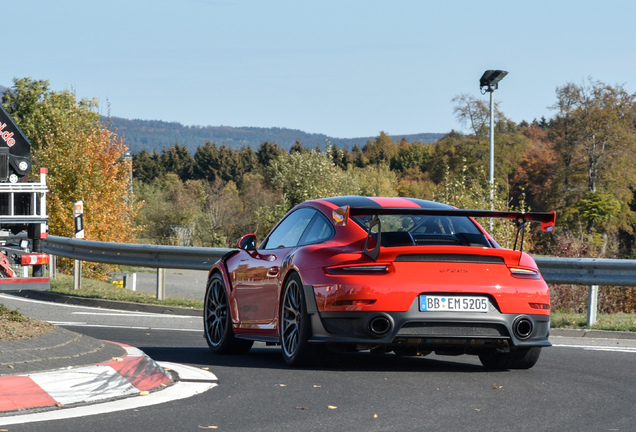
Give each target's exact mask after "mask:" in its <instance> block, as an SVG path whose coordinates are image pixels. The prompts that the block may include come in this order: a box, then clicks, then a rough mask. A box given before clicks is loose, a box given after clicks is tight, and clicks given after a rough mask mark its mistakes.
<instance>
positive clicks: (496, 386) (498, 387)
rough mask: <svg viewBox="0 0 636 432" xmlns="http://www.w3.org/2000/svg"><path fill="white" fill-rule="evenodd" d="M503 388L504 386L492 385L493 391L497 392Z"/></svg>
mask: <svg viewBox="0 0 636 432" xmlns="http://www.w3.org/2000/svg"><path fill="white" fill-rule="evenodd" d="M502 387H503V386H500V385H497V384H493V385H492V389H493V390H497V389H500V388H502Z"/></svg>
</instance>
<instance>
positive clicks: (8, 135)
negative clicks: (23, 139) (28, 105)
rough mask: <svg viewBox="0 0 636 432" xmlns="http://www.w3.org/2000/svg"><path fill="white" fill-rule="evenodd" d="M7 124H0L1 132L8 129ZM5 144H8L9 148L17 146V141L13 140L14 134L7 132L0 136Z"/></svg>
mask: <svg viewBox="0 0 636 432" xmlns="http://www.w3.org/2000/svg"><path fill="white" fill-rule="evenodd" d="M6 126H7V125H6V123H0V132H2V130H3V129H4V128H5V127H6ZM0 137H2V139H3V140H4V142H6V143H7V145H8V146H9V147H13V146H14V145H15V139H13V138H12V137H13V132H9V131H5V132H2V134H1V135H0Z"/></svg>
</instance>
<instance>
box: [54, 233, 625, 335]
mask: <svg viewBox="0 0 636 432" xmlns="http://www.w3.org/2000/svg"><path fill="white" fill-rule="evenodd" d="M43 250H44V252H46V253H48V254H51V255H56V256H62V257H66V258H72V259H76V260H82V261H89V262H100V263H108V264H122V265H128V266H141V267H151V268H156V269H158V273H157V296H158V298H161V297H160V294H159V293H160V292H163V287H161V286H160V285H162V284H163V272H162V271H163V269H166V268H175V269H191V270H209V269H210V267H211V266H212V264H214V263H215V262H216V261H217V260H219V259H220V258H222V257H223V256H224V255H225V254H227V253H229V252H232V251H233V250H235V249H227V248H203V247H182V246H157V245H141V244H126V243H109V242H98V241H89V240H77V239H70V238H66V237H58V236H49V237H48V239H46V240H45V241H44V242H43ZM534 260H535V262H536V263H537V265H538V266H539V270H540V271H541V274H542V276H543V279H544V280H545V281H546V282H547V283H552V284H573V285H588V286H590V296H589V303H588V325H591V324H594V323H595V322H596V309H597V307H596V304H597V303H596V302H597V293H598V286H599V285H606V286H636V260H618V259H601V258H554V257H535V258H534Z"/></svg>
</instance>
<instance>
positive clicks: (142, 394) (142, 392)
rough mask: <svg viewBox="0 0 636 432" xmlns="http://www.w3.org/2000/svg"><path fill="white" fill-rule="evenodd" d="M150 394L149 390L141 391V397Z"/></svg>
mask: <svg viewBox="0 0 636 432" xmlns="http://www.w3.org/2000/svg"><path fill="white" fill-rule="evenodd" d="M149 394H150V392H149V391H148V390H144V391H140V392H139V396H148V395H149Z"/></svg>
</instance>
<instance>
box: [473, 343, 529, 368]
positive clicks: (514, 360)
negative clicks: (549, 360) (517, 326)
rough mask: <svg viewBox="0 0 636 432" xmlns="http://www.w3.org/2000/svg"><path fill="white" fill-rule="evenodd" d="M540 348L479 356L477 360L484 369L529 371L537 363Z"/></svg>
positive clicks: (519, 349) (518, 349)
mask: <svg viewBox="0 0 636 432" xmlns="http://www.w3.org/2000/svg"><path fill="white" fill-rule="evenodd" d="M540 355H541V347H532V348H517V349H516V350H514V351H510V352H507V353H502V352H492V353H488V354H480V355H479V360H480V361H481V364H482V365H484V367H485V368H486V369H491V370H502V369H530V368H531V367H532V366H534V365H535V364H536V363H537V360H539V356H540Z"/></svg>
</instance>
